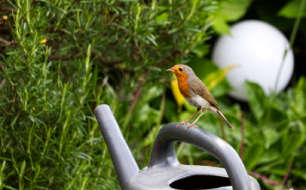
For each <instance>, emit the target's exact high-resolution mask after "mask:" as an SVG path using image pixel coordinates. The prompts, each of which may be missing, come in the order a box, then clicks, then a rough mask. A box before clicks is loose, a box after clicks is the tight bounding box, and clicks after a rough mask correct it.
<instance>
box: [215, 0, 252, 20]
mask: <svg viewBox="0 0 306 190" xmlns="http://www.w3.org/2000/svg"><path fill="white" fill-rule="evenodd" d="M251 2H252V0H225V1H222V2H221V3H220V5H219V9H218V10H217V13H216V14H217V15H219V16H221V17H222V18H224V19H225V20H226V21H230V22H233V21H236V20H238V19H240V18H241V17H242V16H243V15H244V14H245V13H246V11H247V9H248V8H249V6H250V4H251Z"/></svg>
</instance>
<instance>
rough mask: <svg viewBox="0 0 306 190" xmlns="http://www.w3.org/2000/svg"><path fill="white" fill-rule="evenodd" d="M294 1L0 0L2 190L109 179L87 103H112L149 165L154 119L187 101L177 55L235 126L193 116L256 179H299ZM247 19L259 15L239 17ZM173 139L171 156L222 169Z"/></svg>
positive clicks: (157, 123)
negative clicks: (228, 147) (178, 76)
mask: <svg viewBox="0 0 306 190" xmlns="http://www.w3.org/2000/svg"><path fill="white" fill-rule="evenodd" d="M305 1H306V0H279V1H277V2H276V1H265V0H201V1H200V0H190V1H186V0H176V1H172V0H159V1H157V0H76V1H73V0H1V1H0V18H1V19H0V34H1V36H0V52H1V57H0V80H1V84H0V108H1V109H0V125H1V127H0V189H120V186H119V182H118V180H117V178H116V173H115V170H114V167H113V164H112V160H111V158H110V155H109V153H108V150H107V147H106V144H105V143H104V141H103V137H102V135H101V133H100V130H99V127H98V125H97V122H96V119H95V117H94V115H93V111H94V109H95V107H97V106H98V105H100V104H108V105H110V107H111V109H112V111H113V113H114V115H115V117H116V119H117V121H118V123H119V125H120V127H121V130H122V133H123V135H124V137H125V139H126V141H127V143H128V145H129V147H130V149H131V151H132V153H133V155H134V157H135V159H136V161H137V163H138V165H139V167H140V168H143V167H145V166H147V165H148V159H149V156H150V151H151V148H152V145H153V142H154V139H155V137H156V135H157V133H158V131H159V129H160V128H161V127H162V126H163V125H165V124H167V123H169V122H177V121H184V120H186V119H187V118H188V117H189V116H190V115H191V114H192V113H194V111H195V108H193V107H191V106H189V105H188V103H187V102H185V101H184V99H182V97H181V96H180V93H179V91H178V89H177V83H176V81H175V77H174V76H173V75H172V74H171V73H168V72H166V69H169V68H171V67H172V66H173V65H175V64H187V65H189V66H190V67H192V68H193V70H194V71H195V73H196V74H197V75H198V77H199V78H200V79H201V80H202V81H203V82H204V83H205V84H206V86H207V87H208V89H209V90H210V92H211V93H212V95H213V96H214V97H215V99H216V100H217V102H218V104H219V106H220V107H221V109H222V112H223V114H224V115H225V117H226V118H227V119H228V121H229V122H230V123H231V124H232V125H233V127H234V129H233V130H229V129H228V128H227V126H224V123H223V122H222V120H220V118H219V117H218V115H216V114H212V113H209V112H206V113H205V114H204V116H202V117H201V119H200V120H199V121H198V123H197V124H198V126H199V127H201V128H203V129H205V130H207V131H209V132H211V133H214V134H216V135H218V136H219V137H221V138H223V139H224V140H226V141H227V142H228V143H230V144H231V145H232V146H233V147H234V149H236V150H237V152H238V153H239V155H240V157H241V159H242V160H243V163H244V164H245V167H246V169H247V170H248V173H249V174H250V175H252V176H254V177H255V178H256V179H257V180H258V181H259V183H260V184H261V188H262V189H290V188H292V189H297V190H298V189H305V188H306V173H305V171H304V170H305V168H306V159H305V158H306V148H305V137H306V134H305V128H306V125H305V121H306V112H305V111H306V81H305V73H306V70H305V65H304V64H305V63H304V62H305V59H306V45H305V44H306V23H305V20H304V19H303V18H304V17H305V16H306V9H305V3H306V2H305ZM248 20H258V21H260V23H261V25H260V26H258V25H256V23H257V24H258V22H256V23H255V25H252V24H254V22H253V23H252V22H251V23H250V24H251V25H247V27H240V28H239V27H238V26H242V25H241V24H243V23H244V24H245V23H246V22H247V23H248V22H249V21H248ZM235 27H236V28H235ZM234 29H235V30H234ZM256 34H259V35H256ZM265 34H267V35H268V36H269V35H270V36H271V37H268V38H265ZM274 37H275V39H274ZM248 39H250V40H251V41H252V40H253V42H256V43H255V44H259V46H258V47H257V49H256V48H255V49H254V48H253V49H252V47H253V46H252V47H251V48H249V47H248V46H247V45H245V43H244V42H248ZM268 39H273V40H270V41H269V40H268ZM222 40H223V41H222ZM274 42H275V43H274ZM251 44H252V43H251ZM279 44H280V45H279ZM236 47H237V48H236ZM274 50H275V52H276V53H273V52H274ZM276 50H277V51H276ZM244 51H245V52H244ZM263 51H264V52H272V53H271V55H270V54H269V56H270V57H269V59H268V58H267V59H264V58H263V57H261V55H263V54H262V52H263ZM240 55H241V56H240ZM290 56H291V57H290ZM221 58H222V59H221ZM234 58H235V59H234ZM240 58H241V59H240ZM227 60H229V61H227ZM245 68H249V69H245ZM283 73H284V74H283ZM249 76H253V78H252V77H249ZM235 77H238V78H239V77H240V78H242V79H241V80H240V82H239V81H238V82H237V81H236V82H235ZM257 79H258V80H257ZM237 89H240V90H242V91H239V93H236V94H238V96H237V95H233V93H232V92H234V91H235V90H237ZM241 94H244V96H243V98H241V97H239V95H241ZM176 149H177V150H176V152H177V155H178V159H179V161H180V162H181V163H182V164H195V165H208V166H217V167H222V165H221V164H220V162H219V161H218V160H216V159H215V158H214V157H212V156H210V155H209V154H207V153H205V152H203V151H201V150H199V149H197V148H195V147H192V146H189V145H187V144H184V143H177V144H176Z"/></svg>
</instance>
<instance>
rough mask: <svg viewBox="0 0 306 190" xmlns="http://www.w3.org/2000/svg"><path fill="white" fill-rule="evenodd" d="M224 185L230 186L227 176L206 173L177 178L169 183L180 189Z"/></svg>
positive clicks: (209, 187) (208, 187) (210, 187)
mask: <svg viewBox="0 0 306 190" xmlns="http://www.w3.org/2000/svg"><path fill="white" fill-rule="evenodd" d="M226 186H231V182H230V180H229V178H227V177H219V176H207V175H193V176H189V177H186V178H183V179H179V180H177V181H174V182H172V183H171V184H170V187H172V188H174V189H181V190H188V189H212V188H218V187H226Z"/></svg>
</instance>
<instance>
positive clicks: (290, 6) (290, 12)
mask: <svg viewBox="0 0 306 190" xmlns="http://www.w3.org/2000/svg"><path fill="white" fill-rule="evenodd" d="M300 7H301V0H293V1H290V2H288V3H287V4H286V5H285V6H284V7H283V8H282V9H281V10H280V11H279V12H278V15H279V16H283V17H286V18H297V17H298V14H299V9H300ZM305 16H306V9H305V7H304V11H303V12H302V17H305Z"/></svg>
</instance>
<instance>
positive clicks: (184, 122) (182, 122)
mask: <svg viewBox="0 0 306 190" xmlns="http://www.w3.org/2000/svg"><path fill="white" fill-rule="evenodd" d="M182 124H186V125H187V126H188V125H190V123H188V122H187V121H181V122H180V123H179V124H178V125H177V126H176V128H178V127H179V126H180V125H182Z"/></svg>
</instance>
